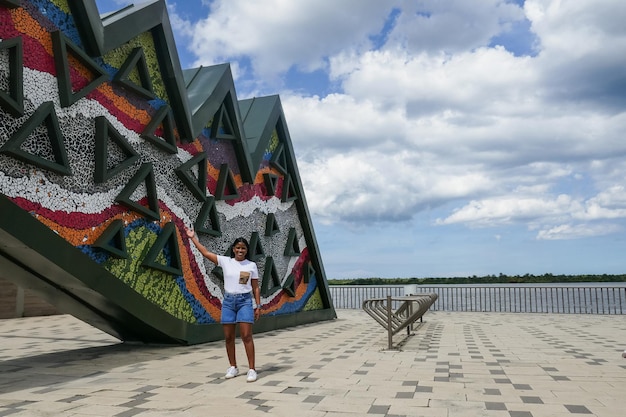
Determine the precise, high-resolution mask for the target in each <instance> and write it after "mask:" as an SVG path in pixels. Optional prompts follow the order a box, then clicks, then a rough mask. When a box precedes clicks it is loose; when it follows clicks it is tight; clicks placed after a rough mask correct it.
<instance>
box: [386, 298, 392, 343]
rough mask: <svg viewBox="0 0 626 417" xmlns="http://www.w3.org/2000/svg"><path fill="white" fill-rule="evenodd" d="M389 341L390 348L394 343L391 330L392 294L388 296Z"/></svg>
mask: <svg viewBox="0 0 626 417" xmlns="http://www.w3.org/2000/svg"><path fill="white" fill-rule="evenodd" d="M387 342H388V345H389V350H391V347H392V345H393V331H392V330H391V296H390V295H388V296H387Z"/></svg>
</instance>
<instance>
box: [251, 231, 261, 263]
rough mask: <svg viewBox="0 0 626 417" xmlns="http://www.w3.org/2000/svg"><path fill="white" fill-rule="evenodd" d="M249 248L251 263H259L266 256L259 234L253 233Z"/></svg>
mask: <svg viewBox="0 0 626 417" xmlns="http://www.w3.org/2000/svg"><path fill="white" fill-rule="evenodd" d="M249 246H250V250H249V251H248V257H249V258H250V260H251V261H253V262H257V261H259V260H261V259H262V258H263V257H264V256H265V251H264V250H263V245H262V244H261V240H260V239H259V232H252V236H250V243H249Z"/></svg>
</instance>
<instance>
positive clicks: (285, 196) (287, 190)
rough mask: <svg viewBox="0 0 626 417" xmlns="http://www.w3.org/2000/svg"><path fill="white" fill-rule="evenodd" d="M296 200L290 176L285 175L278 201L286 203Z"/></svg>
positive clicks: (296, 196)
mask: <svg viewBox="0 0 626 417" xmlns="http://www.w3.org/2000/svg"><path fill="white" fill-rule="evenodd" d="M297 198H298V195H297V194H296V188H295V186H294V184H293V180H292V179H291V175H289V174H287V175H285V178H283V192H282V195H281V197H280V201H282V202H283V203H286V202H288V201H293V200H295V199H297Z"/></svg>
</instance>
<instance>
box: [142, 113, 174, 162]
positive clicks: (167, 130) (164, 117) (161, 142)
mask: <svg viewBox="0 0 626 417" xmlns="http://www.w3.org/2000/svg"><path fill="white" fill-rule="evenodd" d="M161 125H162V127H163V139H161V138H160V137H158V136H157V135H156V134H155V132H156V130H157V129H158V128H159V126H161ZM140 136H141V137H142V138H143V139H146V140H148V141H149V142H150V143H152V144H153V145H155V146H157V147H158V148H160V149H161V150H163V151H165V152H167V153H169V154H175V153H176V152H178V148H177V147H176V137H175V136H174V121H173V120H172V113H171V112H170V106H168V105H163V106H161V108H160V109H159V110H157V112H156V113H155V115H154V116H153V117H152V120H150V122H149V123H148V124H147V125H146V127H145V129H144V130H143V132H142V133H141V135H140Z"/></svg>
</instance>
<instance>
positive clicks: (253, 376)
mask: <svg viewBox="0 0 626 417" xmlns="http://www.w3.org/2000/svg"><path fill="white" fill-rule="evenodd" d="M246 380H247V381H248V382H254V381H256V371H255V370H254V369H250V370H249V371H248V378H247V379H246Z"/></svg>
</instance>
